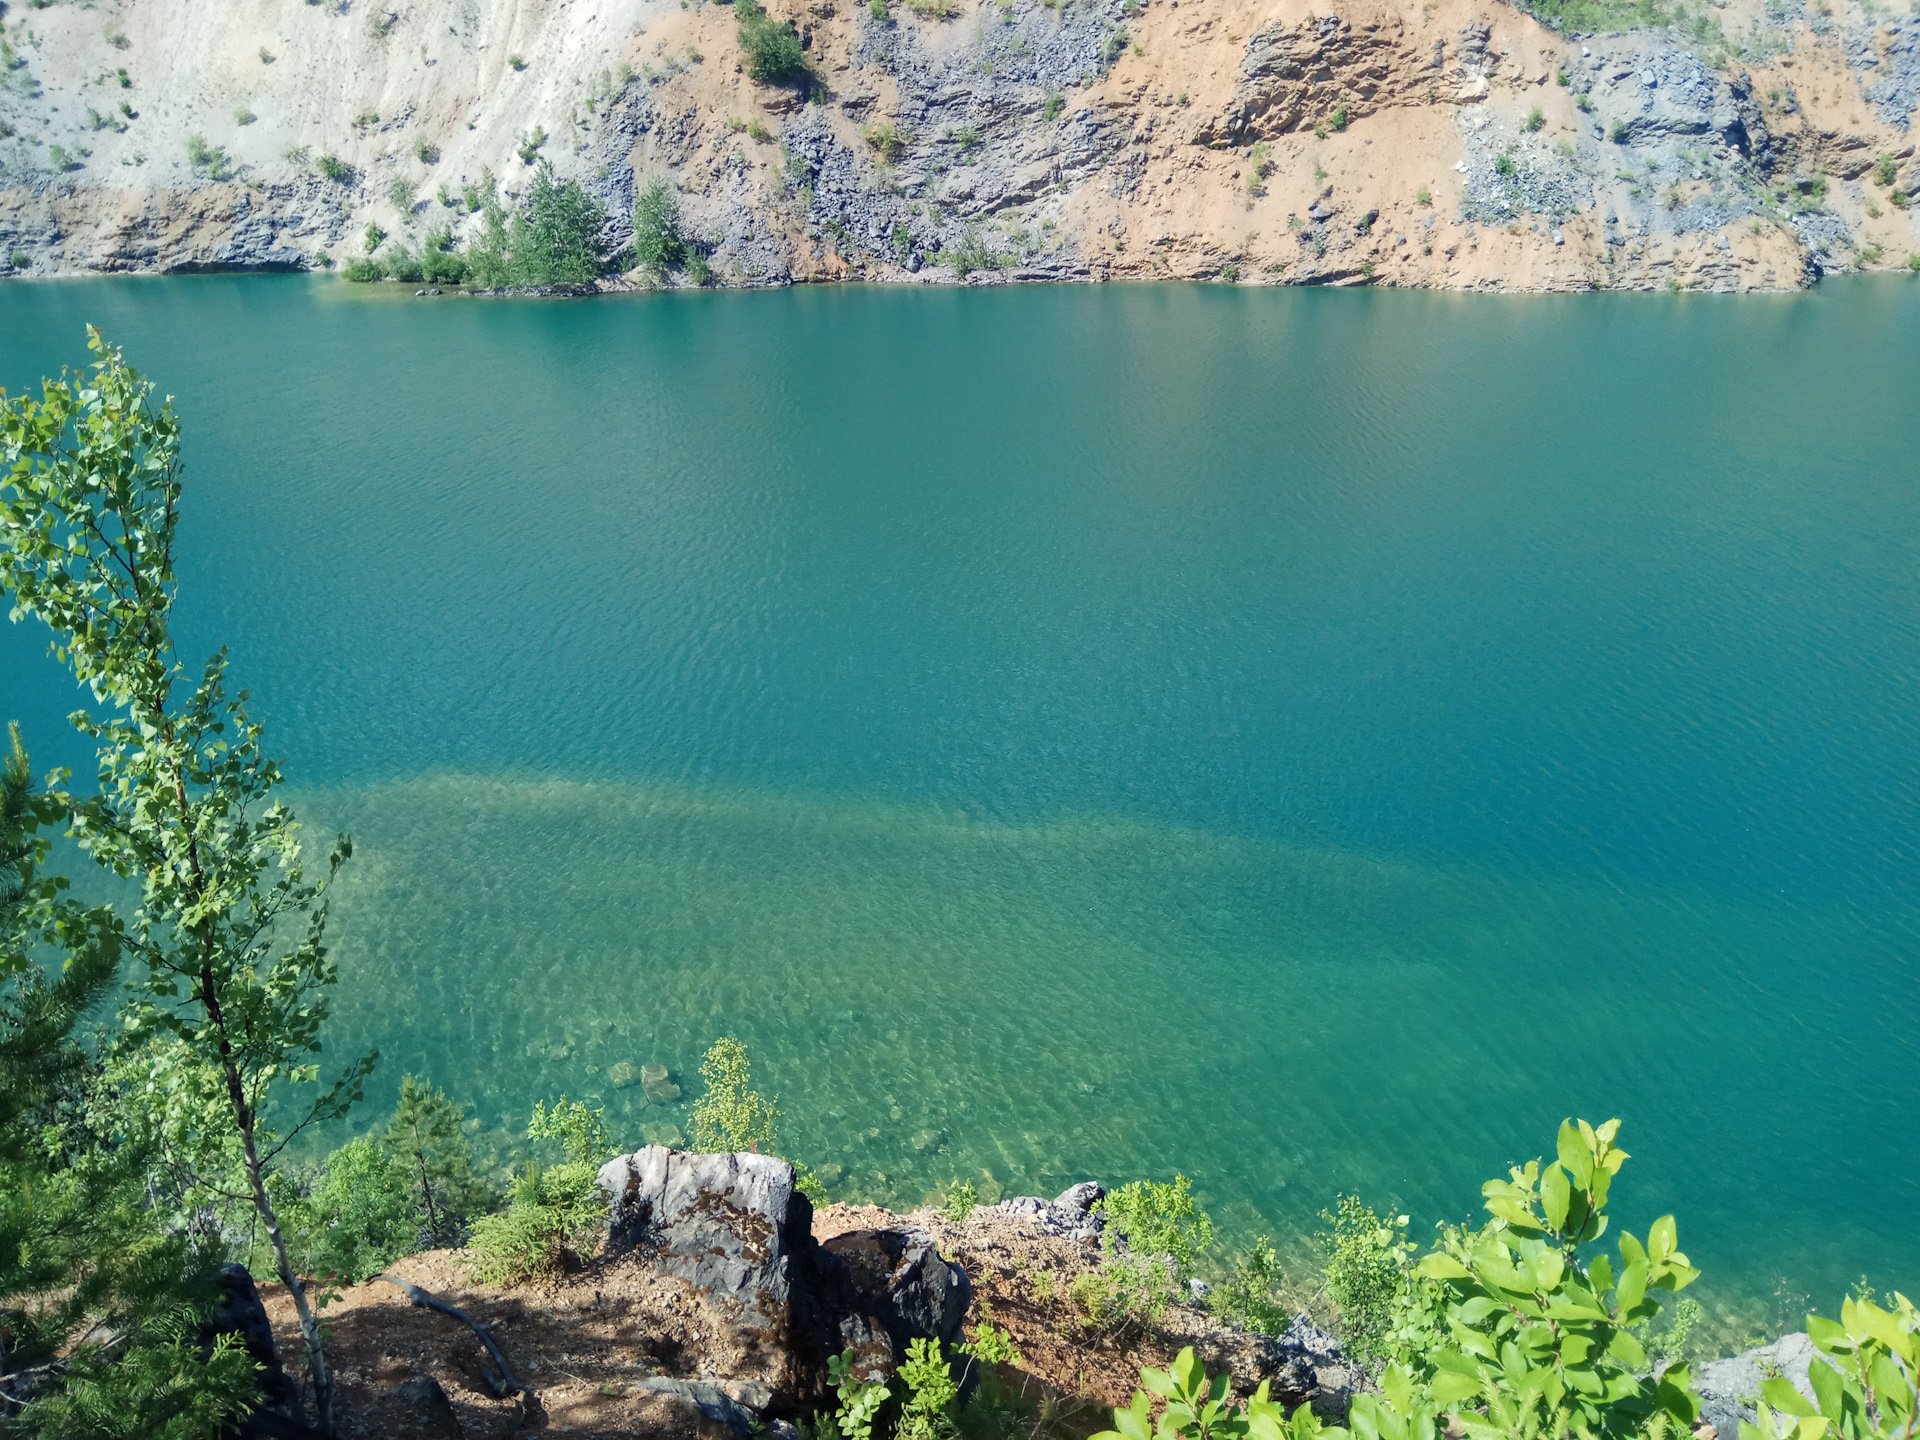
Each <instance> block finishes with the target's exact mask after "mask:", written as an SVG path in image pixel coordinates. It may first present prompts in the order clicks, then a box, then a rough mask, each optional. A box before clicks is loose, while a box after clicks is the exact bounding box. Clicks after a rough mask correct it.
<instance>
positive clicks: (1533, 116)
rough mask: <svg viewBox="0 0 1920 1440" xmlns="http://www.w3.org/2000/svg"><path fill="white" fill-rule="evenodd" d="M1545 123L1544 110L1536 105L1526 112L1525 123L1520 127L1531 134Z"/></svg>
mask: <svg viewBox="0 0 1920 1440" xmlns="http://www.w3.org/2000/svg"><path fill="white" fill-rule="evenodd" d="M1546 123H1547V117H1546V112H1544V111H1543V110H1541V108H1540V107H1539V106H1538V105H1536V106H1534V107H1533V109H1531V110H1529V111H1528V112H1527V119H1526V123H1525V124H1523V125H1522V126H1521V127H1520V128H1521V129H1522V130H1525V131H1526V132H1527V134H1529V135H1531V134H1533V133H1534V132H1535V131H1537V130H1540V129H1542V128H1544V127H1545V125H1546Z"/></svg>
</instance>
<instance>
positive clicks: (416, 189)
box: [387, 175, 420, 215]
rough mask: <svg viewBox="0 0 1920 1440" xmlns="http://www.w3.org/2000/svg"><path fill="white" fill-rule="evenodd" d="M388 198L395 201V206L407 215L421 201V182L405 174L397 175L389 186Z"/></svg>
mask: <svg viewBox="0 0 1920 1440" xmlns="http://www.w3.org/2000/svg"><path fill="white" fill-rule="evenodd" d="M387 199H389V200H391V201H392V202H393V208H394V209H396V210H398V211H399V212H400V213H401V214H403V215H405V214H408V213H410V212H411V211H412V210H413V207H414V206H415V205H417V204H418V203H419V201H420V184H419V182H418V181H417V180H409V179H408V178H407V177H406V176H404V175H396V176H394V178H393V183H392V184H391V185H389V186H387Z"/></svg>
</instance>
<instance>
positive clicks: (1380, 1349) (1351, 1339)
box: [1314, 1195, 1420, 1364]
mask: <svg viewBox="0 0 1920 1440" xmlns="http://www.w3.org/2000/svg"><path fill="white" fill-rule="evenodd" d="M1320 1219H1321V1221H1322V1222H1323V1223H1324V1224H1325V1226H1326V1228H1325V1229H1323V1230H1321V1231H1320V1232H1319V1233H1318V1234H1317V1235H1316V1236H1315V1237H1314V1243H1315V1245H1316V1246H1317V1247H1318V1249H1319V1251H1320V1254H1321V1269H1320V1281H1321V1285H1322V1287H1323V1288H1324V1290H1325V1292H1326V1296H1327V1298H1328V1299H1329V1300H1330V1301H1332V1302H1333V1305H1334V1308H1335V1310H1336V1311H1337V1312H1338V1314H1339V1318H1340V1333H1341V1337H1342V1339H1343V1340H1344V1341H1345V1343H1346V1347H1347V1349H1348V1351H1349V1352H1350V1353H1352V1354H1353V1356H1354V1357H1355V1358H1356V1359H1358V1360H1361V1361H1363V1362H1365V1363H1367V1364H1377V1363H1379V1362H1380V1361H1382V1360H1385V1359H1387V1358H1388V1357H1389V1356H1391V1355H1392V1354H1394V1353H1395V1352H1396V1350H1397V1349H1398V1348H1403V1347H1402V1346H1401V1345H1400V1344H1397V1343H1396V1342H1398V1341H1401V1340H1402V1339H1403V1338H1404V1337H1402V1336H1401V1334H1400V1332H1401V1331H1402V1330H1403V1329H1404V1328H1405V1327H1406V1325H1407V1323H1408V1317H1409V1315H1410V1314H1411V1313H1412V1312H1413V1310H1414V1309H1415V1308H1416V1301H1415V1296H1416V1290H1417V1287H1418V1286H1419V1283H1420V1282H1419V1281H1418V1279H1417V1278H1416V1277H1415V1275H1414V1273H1413V1266H1414V1253H1415V1247H1414V1246H1413V1245H1412V1244H1411V1243H1410V1242H1409V1241H1408V1240H1407V1238H1406V1231H1407V1217H1406V1216H1405V1215H1395V1216H1392V1217H1391V1218H1387V1217H1382V1216H1380V1215H1377V1214H1375V1213H1374V1212H1373V1210H1372V1209H1371V1208H1369V1207H1368V1206H1367V1205H1365V1204H1363V1203H1362V1202H1361V1200H1360V1198H1359V1197H1358V1196H1357V1195H1342V1196H1340V1198H1339V1200H1338V1201H1337V1202H1336V1203H1335V1206H1334V1208H1333V1209H1332V1210H1330V1211H1329V1210H1322V1211H1321V1212H1320Z"/></svg>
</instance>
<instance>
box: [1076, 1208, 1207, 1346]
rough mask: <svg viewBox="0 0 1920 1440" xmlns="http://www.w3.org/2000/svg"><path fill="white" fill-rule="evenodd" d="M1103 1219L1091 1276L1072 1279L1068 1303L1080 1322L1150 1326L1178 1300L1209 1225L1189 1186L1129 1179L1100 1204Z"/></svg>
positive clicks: (1202, 1248)
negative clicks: (1099, 1258)
mask: <svg viewBox="0 0 1920 1440" xmlns="http://www.w3.org/2000/svg"><path fill="white" fill-rule="evenodd" d="M1099 1210H1100V1213H1101V1214H1102V1215H1103V1216H1104V1217H1105V1218H1106V1222H1107V1223H1106V1228H1105V1230H1104V1231H1103V1232H1102V1236H1101V1244H1102V1246H1103V1247H1104V1249H1105V1252H1106V1253H1105V1256H1104V1257H1103V1259H1102V1261H1101V1265H1100V1268H1099V1269H1098V1270H1097V1271H1090V1272H1087V1273H1085V1274H1082V1275H1080V1276H1077V1277H1076V1278H1075V1280H1074V1282H1073V1284H1072V1285H1070V1286H1069V1287H1068V1291H1067V1294H1068V1297H1069V1298H1070V1299H1071V1300H1072V1301H1073V1302H1074V1303H1075V1305H1077V1306H1078V1307H1079V1309H1080V1310H1081V1312H1082V1314H1083V1316H1084V1317H1085V1319H1086V1321H1087V1323H1089V1324H1091V1325H1096V1326H1112V1327H1118V1326H1123V1325H1126V1324H1129V1323H1146V1324H1151V1323H1153V1322H1155V1321H1157V1320H1158V1319H1159V1318H1160V1316H1161V1315H1162V1314H1163V1313H1164V1312H1165V1310H1166V1308H1167V1306H1168V1305H1169V1304H1171V1303H1173V1302H1174V1301H1175V1300H1177V1299H1179V1298H1181V1292H1182V1286H1183V1285H1184V1284H1185V1282H1186V1281H1187V1279H1188V1278H1189V1277H1190V1276H1191V1275H1192V1273H1193V1268H1194V1265H1195V1263H1196V1262H1197V1261H1198V1260H1199V1258H1200V1256H1201V1255H1202V1254H1204V1253H1205V1252H1206V1251H1207V1250H1209V1249H1210V1248H1212V1245H1213V1221H1212V1219H1211V1218H1209V1217H1208V1215H1207V1213H1206V1212H1205V1211H1204V1210H1202V1209H1201V1208H1200V1207H1199V1205H1198V1204H1196V1203H1195V1201H1194V1198H1193V1184H1192V1182H1191V1181H1189V1180H1188V1179H1187V1177H1186V1176H1184V1175H1176V1176H1175V1177H1174V1179H1173V1182H1172V1183H1171V1184H1168V1183H1165V1182H1163V1181H1155V1180H1134V1181H1130V1182H1129V1183H1127V1184H1125V1185H1122V1186H1120V1187H1119V1188H1118V1189H1116V1190H1114V1191H1113V1192H1111V1193H1110V1194H1109V1195H1108V1196H1107V1197H1106V1198H1105V1199H1104V1200H1102V1201H1101V1202H1100V1205H1099Z"/></svg>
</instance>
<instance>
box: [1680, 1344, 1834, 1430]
mask: <svg viewBox="0 0 1920 1440" xmlns="http://www.w3.org/2000/svg"><path fill="white" fill-rule="evenodd" d="M1816 1353H1817V1352H1816V1351H1815V1350H1814V1348H1813V1342H1812V1341H1811V1340H1809V1339H1808V1338H1807V1337H1806V1336H1805V1335H1804V1334H1794V1335H1783V1336H1781V1337H1780V1338H1779V1339H1778V1340H1776V1341H1774V1342H1773V1343H1772V1344H1771V1345H1762V1346H1760V1347H1759V1348H1758V1349H1756V1350H1746V1351H1743V1352H1741V1353H1740V1354H1738V1355H1730V1356H1728V1357H1727V1358H1726V1359H1724V1360H1712V1361H1709V1362H1708V1363H1707V1364H1705V1365H1702V1366H1700V1367H1698V1368H1697V1369H1696V1370H1694V1372H1693V1388H1694V1389H1695V1390H1697V1391H1698V1392H1699V1394H1700V1418H1701V1419H1702V1420H1705V1421H1706V1422H1707V1423H1708V1424H1710V1425H1712V1426H1713V1428H1714V1432H1715V1433H1716V1434H1717V1435H1719V1436H1720V1440H1734V1437H1736V1436H1738V1435H1739V1433H1740V1422H1741V1421H1742V1420H1749V1421H1751V1420H1753V1419H1754V1418H1755V1417H1754V1404H1753V1402H1754V1400H1755V1398H1756V1397H1757V1396H1758V1395H1759V1394H1760V1383H1761V1382H1762V1381H1763V1380H1766V1379H1767V1378H1768V1377H1769V1376H1773V1375H1784V1376H1785V1377H1786V1378H1787V1379H1789V1380H1791V1381H1792V1382H1793V1383H1794V1386H1795V1387H1796V1388H1797V1389H1798V1390H1799V1391H1800V1393H1801V1394H1803V1395H1805V1396H1807V1397H1808V1398H1809V1399H1811V1398H1812V1396H1813V1387H1812V1386H1811V1385H1810V1384H1809V1383H1808V1381H1807V1367H1808V1366H1809V1365H1810V1364H1811V1363H1812V1362H1813V1359H1814V1356H1815V1354H1816Z"/></svg>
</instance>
